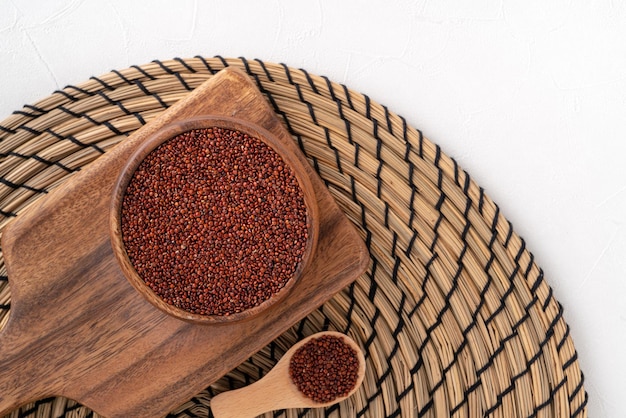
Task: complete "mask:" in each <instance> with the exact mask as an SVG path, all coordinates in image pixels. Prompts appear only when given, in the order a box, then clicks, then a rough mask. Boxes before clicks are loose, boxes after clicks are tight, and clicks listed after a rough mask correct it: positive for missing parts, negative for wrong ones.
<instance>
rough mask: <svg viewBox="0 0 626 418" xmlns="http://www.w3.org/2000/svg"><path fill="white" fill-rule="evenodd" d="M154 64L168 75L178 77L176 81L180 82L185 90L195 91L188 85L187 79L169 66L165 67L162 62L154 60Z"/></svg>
mask: <svg viewBox="0 0 626 418" xmlns="http://www.w3.org/2000/svg"><path fill="white" fill-rule="evenodd" d="M152 62H153V63H155V64H157V65H158V66H159V67H161V69H162V70H163V71H165V72H166V73H168V74H170V75H173V76H174V77H176V79H177V80H178V82H179V83H180V84H181V85H182V86H183V88H184V89H185V90H187V91H192V90H193V89H192V88H191V87H189V84H187V82H186V81H185V79H184V78H183V76H182V75H181V74H180V73H179V72H178V71H174V70H172V69H171V68H170V67H168V66H167V65H165V64H164V63H163V62H161V61H160V60H152Z"/></svg>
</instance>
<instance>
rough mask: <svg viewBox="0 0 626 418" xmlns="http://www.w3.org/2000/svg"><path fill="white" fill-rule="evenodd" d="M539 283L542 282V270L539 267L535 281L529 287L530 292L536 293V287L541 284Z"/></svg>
mask: <svg viewBox="0 0 626 418" xmlns="http://www.w3.org/2000/svg"><path fill="white" fill-rule="evenodd" d="M541 283H543V270H541V269H540V270H539V274H538V275H537V278H536V279H535V282H534V283H533V285H532V286H531V288H530V292H531V293H533V294H534V293H536V292H537V289H539V286H541Z"/></svg>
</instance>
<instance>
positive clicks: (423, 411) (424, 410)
mask: <svg viewBox="0 0 626 418" xmlns="http://www.w3.org/2000/svg"><path fill="white" fill-rule="evenodd" d="M433 405H434V399H433V398H430V399H429V400H428V402H426V404H425V405H424V406H423V407H422V409H420V410H419V411H418V413H417V416H418V417H419V418H421V417H423V416H424V415H426V414H427V413H428V411H430V408H432V407H433Z"/></svg>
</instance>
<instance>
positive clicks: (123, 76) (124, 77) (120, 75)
mask: <svg viewBox="0 0 626 418" xmlns="http://www.w3.org/2000/svg"><path fill="white" fill-rule="evenodd" d="M111 72H112V73H113V74H115V75H116V76H117V77H118V78H119V79H120V80H122V81H123V82H124V83H126V84H128V85H131V86H132V85H133V82H132V81H131V80H129V79H128V78H127V77H126V76H125V75H124V74H122V73H120V72H119V71H117V70H111Z"/></svg>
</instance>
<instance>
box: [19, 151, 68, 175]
mask: <svg viewBox="0 0 626 418" xmlns="http://www.w3.org/2000/svg"><path fill="white" fill-rule="evenodd" d="M10 154H13V152H11V153H10ZM20 157H22V156H21V155H20ZM25 157H27V156H25ZM27 158H28V157H27ZM30 158H32V159H33V160H35V161H38V162H40V163H42V164H45V165H47V166H48V167H50V166H53V165H54V166H57V167H59V168H61V169H62V170H65V171H67V172H68V173H73V172H75V171H78V169H74V168H70V167H68V166H66V165H65V164H61V163H60V162H58V161H50V160H46V159H45V158H42V157H40V156H39V155H31V156H30Z"/></svg>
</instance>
